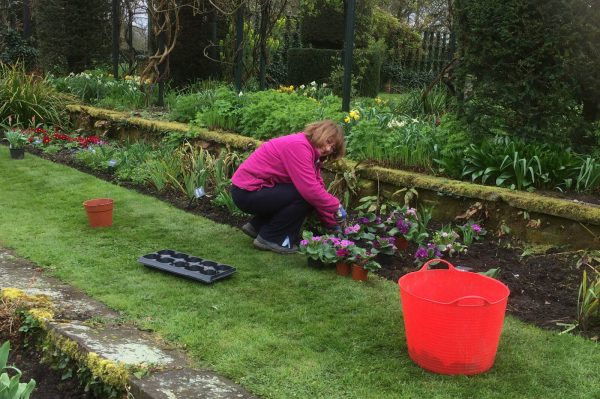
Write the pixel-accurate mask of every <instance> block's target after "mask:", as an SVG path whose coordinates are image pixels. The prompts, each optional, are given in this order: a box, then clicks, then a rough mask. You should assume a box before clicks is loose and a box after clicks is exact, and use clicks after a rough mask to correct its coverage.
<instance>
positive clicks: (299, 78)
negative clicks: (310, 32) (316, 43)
mask: <svg viewBox="0 0 600 399" xmlns="http://www.w3.org/2000/svg"><path fill="white" fill-rule="evenodd" d="M340 54H341V51H340V50H330V49H315V48H291V49H289V50H288V81H289V83H290V84H293V85H301V84H306V83H310V82H312V81H316V82H319V83H321V82H323V81H327V80H329V75H330V74H331V70H332V69H333V68H334V67H335V66H336V65H338V63H339V58H338V57H340ZM336 58H337V59H336Z"/></svg>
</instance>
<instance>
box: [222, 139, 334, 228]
mask: <svg viewBox="0 0 600 399" xmlns="http://www.w3.org/2000/svg"><path fill="white" fill-rule="evenodd" d="M319 156H320V154H319V151H318V150H317V149H316V148H314V147H313V146H312V144H311V143H310V141H309V140H308V137H306V135H305V134H304V133H302V132H300V133H294V134H290V135H288V136H283V137H278V138H275V139H272V140H269V141H267V142H266V143H263V144H262V145H261V146H260V147H258V148H257V149H256V151H254V152H253V153H252V154H251V155H250V157H248V159H246V160H245V161H244V162H243V163H242V164H241V165H240V167H239V168H238V170H237V171H236V172H235V173H234V174H233V177H232V178H231V182H232V183H233V184H234V185H235V186H237V187H239V188H241V189H244V190H247V191H256V190H260V189H261V188H263V187H273V186H274V185H275V184H289V183H293V184H294V186H295V187H296V189H297V190H298V192H299V193H300V195H301V196H302V198H304V199H305V200H306V202H308V203H309V204H310V205H312V206H313V207H314V208H315V210H316V211H317V214H318V215H319V218H320V219H321V221H322V222H323V223H324V224H325V225H326V226H333V225H335V224H336V222H335V218H334V213H335V212H336V211H337V209H338V207H339V206H340V201H339V200H338V199H337V198H336V197H335V196H333V195H331V194H329V193H328V192H327V190H326V189H325V183H323V179H322V178H321V172H320V167H319V165H318V161H319Z"/></svg>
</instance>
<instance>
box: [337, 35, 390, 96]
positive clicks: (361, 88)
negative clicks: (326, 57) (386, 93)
mask: <svg viewBox="0 0 600 399" xmlns="http://www.w3.org/2000/svg"><path fill="white" fill-rule="evenodd" d="M340 54H341V55H340V58H338V59H337V61H336V64H337V66H336V67H335V68H334V69H333V70H332V73H331V74H330V80H331V84H332V86H333V91H334V93H336V94H338V95H341V94H342V90H343V86H342V84H343V76H344V73H343V72H344V71H343V67H341V66H340V65H341V64H342V58H343V57H344V55H343V51H342V52H341V53H340ZM384 55H385V44H384V42H383V41H378V42H374V43H371V44H370V45H369V47H368V48H367V49H356V50H354V55H353V62H352V90H353V92H354V91H355V92H356V94H357V95H359V96H365V97H375V96H377V94H378V93H379V88H380V86H381V82H380V80H381V64H382V63H383V58H384Z"/></svg>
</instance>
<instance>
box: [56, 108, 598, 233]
mask: <svg viewBox="0 0 600 399" xmlns="http://www.w3.org/2000/svg"><path fill="white" fill-rule="evenodd" d="M67 109H68V111H69V112H72V113H81V112H83V113H86V114H88V115H90V116H91V117H93V118H97V119H108V120H111V121H114V122H121V123H128V124H130V125H133V126H136V127H138V128H142V129H146V130H151V131H154V132H165V131H177V132H189V131H193V132H194V133H197V134H198V138H199V139H202V140H206V141H210V142H215V143H219V144H222V145H230V146H231V147H233V148H237V149H242V150H248V149H252V148H256V147H257V146H259V145H260V144H261V143H262V142H261V141H260V140H256V139H253V138H249V137H244V136H240V135H238V134H234V133H226V132H216V131H210V130H207V129H199V128H193V127H190V126H189V125H187V124H184V123H178V122H165V121H153V120H148V119H144V118H140V117H134V116H129V115H128V114H126V113H124V112H118V111H113V110H107V109H102V108H95V107H90V106H83V105H68V106H67ZM355 166H356V162H353V161H350V160H347V159H344V160H342V161H340V162H338V163H337V164H335V165H331V166H329V167H328V169H330V170H331V171H344V170H352V169H353V168H354V167H355ZM360 176H361V177H364V178H368V179H371V180H378V181H380V182H383V183H389V184H392V185H396V186H400V187H414V188H417V189H419V188H421V189H426V190H432V191H437V192H440V193H443V194H447V195H453V196H458V197H465V198H473V199H479V200H485V201H491V202H505V203H507V204H508V205H510V206H512V207H514V208H518V209H522V210H525V211H528V212H537V213H541V214H547V215H552V216H557V217H561V218H565V219H569V220H572V221H575V222H581V223H589V224H593V225H600V206H597V205H592V204H585V203H580V202H574V201H572V200H566V199H560V198H552V197H547V196H543V195H538V194H534V193H529V192H525V191H514V190H510V189H507V188H500V187H492V186H484V185H480V184H473V183H469V182H463V181H459V180H452V179H447V178H443V177H436V176H429V175H424V174H421V173H414V172H408V171H404V170H399V169H388V168H384V167H379V166H369V167H364V168H361V171H360Z"/></svg>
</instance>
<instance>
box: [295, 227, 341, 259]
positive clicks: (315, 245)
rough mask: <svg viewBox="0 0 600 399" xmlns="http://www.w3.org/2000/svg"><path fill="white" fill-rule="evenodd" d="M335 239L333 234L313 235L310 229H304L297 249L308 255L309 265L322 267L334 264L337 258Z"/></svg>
mask: <svg viewBox="0 0 600 399" xmlns="http://www.w3.org/2000/svg"><path fill="white" fill-rule="evenodd" d="M336 239H337V237H335V236H331V235H322V236H315V235H313V233H312V231H304V232H303V233H302V240H301V241H300V246H299V248H298V249H299V251H300V253H302V254H305V255H306V256H307V257H308V265H309V266H312V267H323V266H324V265H326V264H334V263H336V262H337V260H338V256H337V255H336V251H337V249H336V246H335V240H336Z"/></svg>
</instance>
